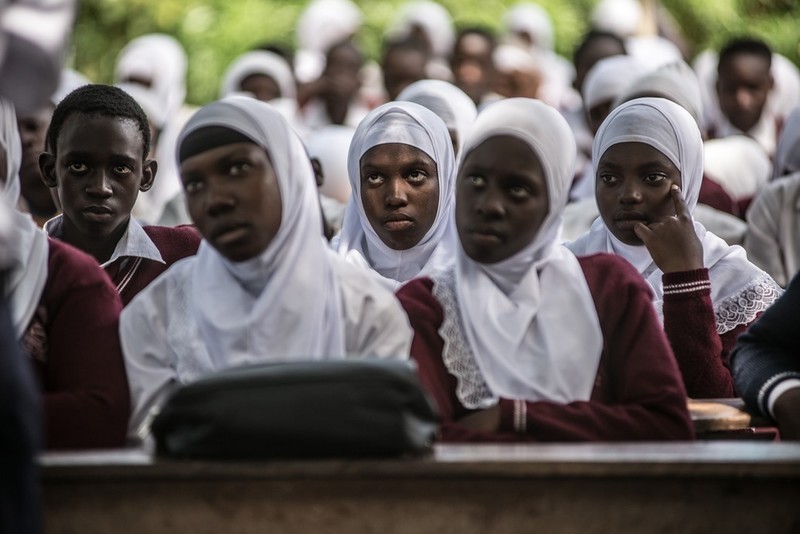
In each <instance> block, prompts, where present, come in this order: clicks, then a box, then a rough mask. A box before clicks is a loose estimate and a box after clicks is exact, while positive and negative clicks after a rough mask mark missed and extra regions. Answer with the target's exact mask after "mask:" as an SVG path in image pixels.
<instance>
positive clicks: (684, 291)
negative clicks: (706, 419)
mask: <svg viewBox="0 0 800 534" xmlns="http://www.w3.org/2000/svg"><path fill="white" fill-rule="evenodd" d="M662 285H663V287H664V330H665V331H666V333H667V338H669V342H670V344H671V345H672V350H673V351H674V352H675V357H676V359H677V360H678V366H679V367H680V370H681V376H683V381H684V383H685V384H686V390H687V392H688V394H689V396H690V397H692V398H696V399H713V398H726V397H734V396H735V395H736V393H735V391H734V386H733V377H732V376H731V372H730V369H729V366H728V354H729V353H730V350H731V349H732V348H733V344H734V343H735V342H736V338H737V337H738V335H739V334H741V333H742V331H744V330H745V329H746V328H747V325H740V326H739V327H737V328H734V329H733V330H731V331H730V332H727V333H726V334H724V335H723V336H720V335H719V334H718V333H717V321H716V316H715V315H714V305H713V303H712V302H711V281H710V280H709V277H708V269H705V268H703V269H697V270H694V271H685V272H680V273H669V274H665V275H664V276H663V277H662Z"/></svg>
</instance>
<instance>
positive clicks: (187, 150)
mask: <svg viewBox="0 0 800 534" xmlns="http://www.w3.org/2000/svg"><path fill="white" fill-rule="evenodd" d="M606 3H610V2H604V4H606ZM595 15H596V16H595V17H594V18H593V23H594V25H595V26H594V28H593V29H592V30H591V31H589V32H588V33H587V34H586V35H585V37H584V38H583V40H582V42H581V44H580V45H579V46H578V47H577V48H576V51H575V54H574V57H573V61H572V63H570V62H569V61H567V60H565V59H564V58H561V57H560V56H558V55H557V54H556V53H555V52H554V51H553V28H552V23H551V22H550V20H549V18H548V17H547V13H546V12H545V11H544V10H542V9H541V8H538V7H535V6H534V7H531V6H527V7H526V6H517V7H515V8H514V9H512V10H509V12H508V14H507V16H505V17H504V18H503V19H502V20H503V32H504V33H503V34H502V35H497V34H495V33H494V32H493V31H490V30H488V29H486V28H482V27H467V28H464V29H463V30H462V31H460V32H457V33H456V32H454V31H453V27H452V23H451V21H450V20H449V18H448V14H447V11H446V10H445V9H444V8H443V7H442V6H441V5H439V4H436V3H435V2H416V3H414V4H413V9H410V8H408V9H404V10H402V11H401V12H400V13H399V14H398V17H396V20H395V25H394V26H393V27H392V28H390V29H389V31H388V32H387V39H386V47H385V50H384V52H383V54H382V58H381V64H380V65H378V64H376V63H374V62H372V61H370V60H368V59H365V57H364V56H363V54H362V52H361V50H360V48H359V47H358V44H357V40H356V39H355V37H356V36H357V34H358V31H359V25H360V13H359V11H358V8H357V7H356V6H355V5H354V4H351V3H349V1H348V0H313V1H312V2H311V3H310V5H309V6H308V11H307V12H306V13H305V14H304V15H303V17H301V24H300V25H299V28H298V31H301V29H302V31H304V32H312V33H313V32H314V31H316V32H319V33H320V35H318V36H310V35H305V36H304V39H301V43H302V44H303V46H304V47H301V50H299V51H298V53H297V55H296V56H295V57H294V58H293V57H292V56H291V55H290V54H286V53H285V51H283V50H282V49H280V48H276V47H265V48H263V49H258V50H250V51H245V52H244V53H243V54H242V55H240V56H239V57H238V58H236V59H235V60H234V61H233V62H232V63H231V65H230V66H229V68H228V69H227V70H226V73H225V75H224V77H223V79H222V81H221V83H220V99H219V100H217V101H215V102H212V103H208V104H207V105H205V106H202V107H200V108H199V109H192V108H190V107H189V106H187V105H186V103H185V101H184V98H185V72H186V65H187V62H188V59H189V58H187V57H186V56H185V54H184V53H183V51H182V50H181V48H180V45H179V43H178V42H177V41H176V40H175V39H174V38H172V37H169V36H166V35H149V36H143V37H140V38H138V39H136V40H134V41H133V42H131V43H130V45H129V46H127V47H126V48H125V50H123V52H122V54H121V55H120V58H119V62H118V65H117V69H116V73H115V75H116V82H117V84H118V86H113V85H103V84H91V83H78V84H77V86H74V85H72V86H70V85H69V84H66V82H67V81H68V80H67V79H66V78H65V84H66V85H65V86H64V87H62V90H61V91H59V92H57V93H56V94H55V95H54V96H53V97H52V98H51V103H49V104H47V105H46V106H44V107H42V108H40V109H37V110H34V111H31V110H25V113H24V114H22V113H20V114H19V117H18V116H17V113H16V111H15V108H14V106H13V105H12V104H10V103H9V102H6V101H5V100H0V180H1V182H0V190H2V194H0V197H2V198H1V199H0V200H2V202H3V204H4V205H7V209H5V210H2V211H0V262H2V263H0V272H2V273H3V279H4V284H3V294H2V297H3V304H4V306H5V305H7V307H8V314H7V315H8V318H6V317H5V313H4V311H3V310H4V308H0V327H2V328H3V331H4V332H5V336H4V338H3V339H2V341H3V342H7V341H8V339H7V338H8V336H9V335H10V334H9V332H12V331H13V336H14V338H15V340H16V341H17V345H18V346H19V347H20V348H21V349H22V350H21V353H22V354H23V355H24V356H23V357H25V358H26V359H27V361H28V362H30V368H31V370H32V373H33V377H34V382H35V384H36V386H37V388H38V391H39V392H40V398H41V411H42V419H43V421H44V425H43V431H44V443H45V447H46V448H48V449H86V448H109V447H121V446H124V445H125V444H126V441H127V440H129V439H140V438H142V437H145V436H146V435H147V431H148V423H149V415H148V414H151V413H152V412H153V411H154V410H155V409H157V408H158V407H159V406H160V405H161V404H163V403H164V402H165V399H166V398H167V397H168V395H169V394H170V392H172V391H174V390H175V389H176V388H177V387H179V386H180V385H183V384H187V383H190V382H192V381H194V380H197V379H198V378H200V377H202V376H205V375H207V374H209V373H214V372H216V371H219V370H222V369H225V368H228V367H233V366H239V365H245V364H250V363H256V362H271V361H293V360H307V359H317V360H338V359H344V358H358V357H377V358H399V359H409V358H410V359H413V360H414V361H415V362H416V364H417V365H418V369H419V378H420V382H421V384H422V386H423V387H424V388H425V389H426V390H427V391H428V393H429V394H430V396H431V397H432V398H433V399H434V400H435V402H436V405H437V407H438V409H439V413H440V417H441V430H440V433H439V439H441V440H444V441H629V440H639V441H643V440H644V441H656V440H692V439H694V431H693V428H692V424H691V420H690V417H689V413H688V410H687V406H686V399H687V397H690V398H719V397H736V396H742V397H744V398H745V400H746V401H747V402H748V403H749V405H750V406H751V409H753V410H755V411H759V412H760V413H763V414H764V415H765V416H767V417H768V418H771V419H773V420H775V421H777V422H778V424H779V426H780V429H781V431H782V433H783V434H784V435H785V437H786V438H798V437H800V432H798V426H800V425H798V419H800V400H798V396H800V393H798V392H800V371H798V369H800V367H798V359H797V358H796V357H793V354H792V347H794V346H795V343H794V340H793V338H792V337H791V335H793V334H794V332H793V331H792V328H791V326H792V325H791V320H790V318H792V317H794V315H793V313H794V309H793V308H792V306H794V303H795V300H797V299H796V298H795V293H796V292H797V290H800V285H799V284H798V282H797V281H794V282H792V283H791V284H789V281H790V280H792V278H793V277H794V275H795V273H796V272H797V270H798V263H797V262H798V259H797V258H796V257H795V256H797V255H798V253H797V250H796V249H797V245H796V243H795V241H796V240H795V239H794V238H796V237H797V236H796V233H797V228H796V227H797V221H798V215H797V213H798V212H799V210H800V204H798V199H797V198H796V197H797V196H798V195H797V193H796V190H798V191H800V189H798V187H796V185H797V184H798V183H800V182H798V180H800V177H798V175H797V172H798V171H799V170H800V165H798V164H797V162H796V161H795V160H797V157H796V155H797V153H800V150H798V146H800V143H799V142H798V140H800V135H798V132H800V112H798V111H795V112H794V113H791V114H790V112H791V111H792V108H793V107H796V106H800V74H797V71H796V69H795V72H794V74H792V72H791V69H789V70H788V71H787V69H786V64H785V62H783V58H780V56H777V55H776V54H773V52H772V51H771V50H770V48H769V47H768V46H767V44H766V43H764V42H762V41H760V40H757V39H752V38H749V37H748V38H739V39H734V40H731V41H730V42H729V43H727V44H726V46H725V47H723V48H722V49H721V51H720V52H719V54H718V57H717V58H716V59H715V60H714V67H713V69H711V71H712V72H709V69H706V70H705V71H703V70H702V69H699V68H697V70H696V71H695V70H693V68H692V67H690V66H689V64H687V63H686V62H685V61H684V60H685V59H686V58H683V57H682V56H681V54H680V52H679V49H678V48H677V47H675V46H673V45H671V44H669V43H667V42H665V41H664V40H663V38H647V39H645V38H643V37H641V36H636V35H634V34H633V33H632V30H631V31H629V30H625V29H620V28H619V27H617V26H615V25H614V24H611V22H613V21H612V20H609V19H608V18H607V17H606V15H604V12H603V11H602V10H598V11H597V13H596V14H595ZM334 20H338V22H339V24H333V22H332V21H334ZM323 28H324V29H325V30H328V31H327V32H322V29H323ZM323 33H324V34H323ZM334 34H335V35H334ZM659 39H660V40H659ZM321 41H324V42H321ZM776 65H780V66H781V67H780V69H778V68H777V67H776ZM787 72H788V74H787ZM794 82H796V84H797V94H795V95H794V97H792V92H791V87H792V83H794ZM67 88H68V89H67ZM714 137H716V138H717V139H714ZM326 149H328V150H327V154H326ZM330 149H333V150H334V151H336V152H337V154H336V155H331V154H330V152H331V150H330ZM336 156H338V157H336ZM345 176H346V177H347V179H345ZM326 182H327V183H326ZM768 182H770V183H769V184H768V185H767V183H768ZM326 185H327V187H328V188H327V189H326ZM14 207H16V208H17V209H14ZM26 212H27V213H26ZM745 215H746V218H747V222H746V223H745V222H744V221H743V220H742V219H743V218H744V217H745ZM732 221H733V222H732ZM154 223H156V224H154ZM159 223H160V224H159ZM737 225H738V226H737ZM730 228H735V229H736V230H735V231H731V232H728V231H727V230H728V229H730ZM744 228H746V232H745V230H744ZM717 233H719V234H720V236H718V235H717ZM734 234H735V235H734ZM566 237H569V242H566V241H567V240H566ZM326 238H327V239H326ZM742 240H744V245H745V248H746V249H747V251H745V248H742V247H741V246H738V245H736V244H733V243H739V242H742ZM328 241H330V243H329V242H328ZM748 253H749V254H750V259H748ZM751 259H752V262H751ZM787 284H788V285H789V287H788V290H787V292H786V294H785V295H784V296H783V297H781V295H782V293H783V290H782V287H785V286H787ZM737 342H738V345H737ZM735 347H736V348H735ZM17 357H19V355H17ZM32 439H33V438H32Z"/></svg>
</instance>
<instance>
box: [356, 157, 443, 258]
mask: <svg viewBox="0 0 800 534" xmlns="http://www.w3.org/2000/svg"><path fill="white" fill-rule="evenodd" d="M359 166H360V172H361V203H362V204H363V206H364V212H365V213H366V215H367V220H368V221H369V224H370V226H372V229H373V230H375V233H376V234H378V237H380V238H381V241H383V242H384V243H386V245H387V246H388V247H389V248H392V249H394V250H407V249H409V248H411V247H413V246H414V245H416V244H417V243H419V242H420V241H421V240H422V238H423V237H424V236H425V234H427V233H428V230H430V229H431V227H432V226H433V221H434V220H436V213H437V211H438V209H439V174H438V170H437V167H436V162H434V161H433V159H431V157H430V156H428V155H427V154H426V153H425V152H423V151H422V150H420V149H418V148H416V147H413V146H410V145H406V144H403V143H387V144H384V145H376V146H374V147H372V148H370V149H369V150H367V151H366V152H365V153H364V155H363V156H361V162H360V164H359Z"/></svg>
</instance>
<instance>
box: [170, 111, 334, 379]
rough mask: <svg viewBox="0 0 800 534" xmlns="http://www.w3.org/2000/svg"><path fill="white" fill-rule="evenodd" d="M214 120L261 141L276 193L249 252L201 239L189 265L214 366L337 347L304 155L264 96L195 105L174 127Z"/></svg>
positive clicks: (322, 354)
mask: <svg viewBox="0 0 800 534" xmlns="http://www.w3.org/2000/svg"><path fill="white" fill-rule="evenodd" d="M208 126H222V127H225V128H229V129H231V130H234V131H236V132H239V133H241V134H243V135H245V136H247V137H248V138H250V139H252V140H253V142H254V143H256V144H257V145H259V146H261V147H263V148H264V149H265V150H266V151H267V154H268V155H269V158H270V162H271V163H272V166H273V168H274V170H275V175H276V177H277V179H278V185H279V189H280V195H281V205H282V213H281V225H280V228H279V230H278V233H277V234H276V235H275V237H274V238H273V240H272V242H271V243H270V244H269V245H268V246H267V248H266V249H265V250H264V251H263V252H262V253H261V254H260V255H259V256H257V257H255V258H253V259H251V260H247V261H244V262H231V261H229V260H227V259H225V258H224V257H223V256H222V255H220V254H219V253H218V252H217V251H216V250H215V249H214V248H212V247H211V246H210V245H209V244H208V243H207V242H206V241H203V242H202V244H201V246H200V250H199V251H198V253H197V258H196V265H195V268H194V273H193V278H192V281H193V288H194V289H193V291H194V292H193V303H192V313H194V314H195V317H196V318H197V323H198V326H199V330H200V333H201V336H202V337H203V341H204V342H205V344H206V346H207V347H208V352H209V355H210V357H211V360H212V361H213V362H214V364H215V366H216V367H217V368H224V367H229V366H233V365H242V364H247V363H254V362H260V361H286V360H295V359H304V360H309V359H323V358H324V359H330V358H338V357H344V334H343V320H342V317H341V304H340V290H339V282H338V280H337V279H336V277H335V272H334V270H333V266H332V265H331V262H330V261H331V259H332V258H331V257H330V256H329V254H330V251H329V250H328V249H327V246H326V244H325V243H324V242H323V238H322V235H321V224H322V223H321V218H320V211H319V203H318V199H317V192H316V190H315V186H314V176H313V172H312V170H311V164H310V162H309V160H308V156H307V155H306V152H305V149H304V148H303V145H302V143H301V142H300V139H299V138H298V137H297V135H296V134H295V133H294V132H293V131H292V130H291V127H290V126H289V125H288V123H287V122H286V120H285V119H284V118H283V117H282V116H281V115H280V113H279V112H278V111H276V110H275V109H273V108H272V107H270V106H269V105H268V104H265V103H263V102H259V101H257V100H255V99H252V98H247V97H230V98H227V99H224V100H221V101H218V102H215V103H213V104H210V105H208V106H206V107H205V108H202V109H201V110H200V111H198V112H197V113H196V114H195V115H194V116H193V117H192V118H191V119H190V120H189V122H188V123H187V125H186V127H185V128H184V130H183V131H182V132H181V136H180V138H179V142H178V147H180V146H181V144H182V142H183V140H185V139H186V137H187V136H188V135H189V134H191V133H192V132H194V131H196V130H199V129H201V128H205V127H208Z"/></svg>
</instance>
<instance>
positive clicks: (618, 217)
mask: <svg viewBox="0 0 800 534" xmlns="http://www.w3.org/2000/svg"><path fill="white" fill-rule="evenodd" d="M647 220H648V219H647V217H646V216H645V215H644V214H643V213H640V212H638V211H621V212H619V213H616V214H615V215H614V225H615V226H616V227H617V228H619V229H621V230H633V228H634V227H635V226H636V225H637V224H639V223H644V224H647Z"/></svg>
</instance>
